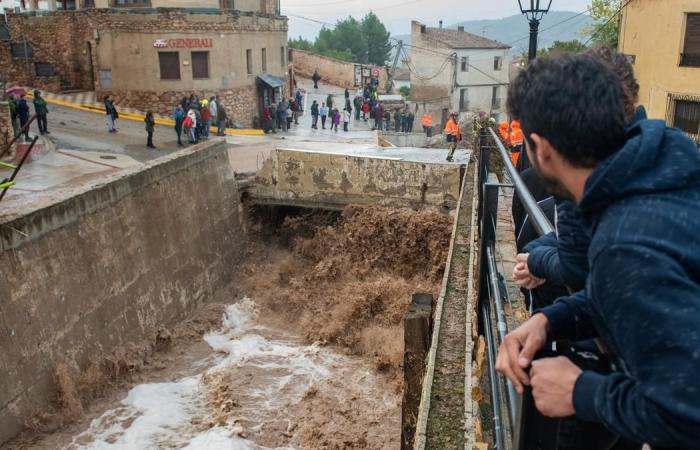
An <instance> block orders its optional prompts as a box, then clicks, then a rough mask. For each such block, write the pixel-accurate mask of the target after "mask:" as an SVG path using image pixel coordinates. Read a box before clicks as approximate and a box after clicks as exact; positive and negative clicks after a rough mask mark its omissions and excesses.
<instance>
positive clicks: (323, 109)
mask: <svg viewBox="0 0 700 450" xmlns="http://www.w3.org/2000/svg"><path fill="white" fill-rule="evenodd" d="M319 113H320V114H321V128H323V129H324V130H325V129H326V117H328V107H327V106H326V104H325V103H321V109H320V110H319Z"/></svg>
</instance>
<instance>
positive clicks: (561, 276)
mask: <svg viewBox="0 0 700 450" xmlns="http://www.w3.org/2000/svg"><path fill="white" fill-rule="evenodd" d="M646 118H647V114H646V111H645V110H644V107H643V106H641V105H640V106H638V107H637V108H636V109H635V111H634V116H633V117H632V120H631V121H630V125H629V127H630V128H631V127H633V126H634V124H636V123H637V122H639V121H640V120H644V119H646ZM556 228H557V233H556V235H555V234H554V233H549V234H547V235H544V236H541V237H540V238H538V239H535V240H534V241H532V242H530V243H529V244H527V245H526V246H525V248H524V250H523V251H524V252H525V253H529V254H530V255H529V256H528V258H527V265H528V268H529V270H530V273H532V274H533V275H535V276H536V277H539V278H544V279H546V280H547V281H551V282H553V283H556V284H561V285H565V286H567V287H569V288H570V289H571V290H572V291H580V290H581V289H583V288H584V285H585V282H586V277H587V276H588V257H587V253H588V246H589V245H590V242H591V239H590V236H588V234H587V233H586V232H585V230H584V229H583V226H582V225H581V221H580V218H579V217H578V212H577V211H576V208H575V204H574V203H572V202H570V201H566V200H561V201H558V202H557V222H556Z"/></svg>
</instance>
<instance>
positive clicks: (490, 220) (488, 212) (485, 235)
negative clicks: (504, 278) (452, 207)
mask: <svg viewBox="0 0 700 450" xmlns="http://www.w3.org/2000/svg"><path fill="white" fill-rule="evenodd" d="M499 188H500V186H499V185H498V184H493V183H485V184H484V185H483V186H481V190H483V215H482V217H481V222H480V228H479V230H480V235H481V236H480V237H481V239H480V240H479V305H478V308H479V311H480V310H481V308H482V306H483V304H484V302H488V301H489V287H488V286H489V265H488V258H487V256H486V247H487V246H489V245H491V244H493V242H494V240H495V239H496V230H494V229H493V225H492V224H494V223H496V217H497V214H498V189H499ZM479 330H480V332H482V333H483V331H484V324H483V323H482V322H481V320H480V323H479Z"/></svg>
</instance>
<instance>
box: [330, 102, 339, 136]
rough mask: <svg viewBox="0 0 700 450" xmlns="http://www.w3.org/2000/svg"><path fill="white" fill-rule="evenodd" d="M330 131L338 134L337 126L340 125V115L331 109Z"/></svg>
mask: <svg viewBox="0 0 700 450" xmlns="http://www.w3.org/2000/svg"><path fill="white" fill-rule="evenodd" d="M331 120H332V122H331V130H334V131H335V132H338V125H339V124H340V113H339V112H338V109H337V108H334V109H333V117H332V118H331Z"/></svg>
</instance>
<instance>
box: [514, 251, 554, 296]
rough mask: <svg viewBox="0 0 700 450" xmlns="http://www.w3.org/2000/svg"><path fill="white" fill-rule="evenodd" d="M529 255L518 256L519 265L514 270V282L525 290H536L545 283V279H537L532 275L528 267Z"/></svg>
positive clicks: (521, 254)
mask: <svg viewBox="0 0 700 450" xmlns="http://www.w3.org/2000/svg"><path fill="white" fill-rule="evenodd" d="M529 255H530V254H529V253H520V254H518V256H516V261H517V264H516V265H515V267H514V268H513V281H515V284H517V285H518V286H520V287H521V288H525V289H535V288H536V287H538V286H541V285H543V284H544V283H545V281H547V280H545V279H544V278H537V277H536V276H534V275H532V274H531V273H530V269H529V268H528V267H527V257H528V256H529Z"/></svg>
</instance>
